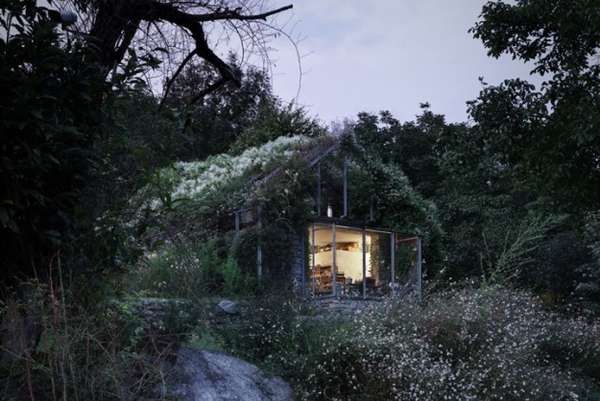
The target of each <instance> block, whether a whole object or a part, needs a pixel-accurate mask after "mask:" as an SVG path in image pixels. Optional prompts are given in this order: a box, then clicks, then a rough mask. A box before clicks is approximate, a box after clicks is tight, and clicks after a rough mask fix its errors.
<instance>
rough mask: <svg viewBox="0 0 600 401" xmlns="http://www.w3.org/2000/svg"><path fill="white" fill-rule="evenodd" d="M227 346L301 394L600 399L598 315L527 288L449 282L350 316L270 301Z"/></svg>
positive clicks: (328, 397) (320, 396)
mask: <svg viewBox="0 0 600 401" xmlns="http://www.w3.org/2000/svg"><path fill="white" fill-rule="evenodd" d="M262 304H263V305H265V304H267V305H276V306H272V307H269V306H268V307H263V309H262V310H259V311H257V312H255V313H256V315H253V316H252V317H251V318H250V319H249V320H250V321H249V322H247V323H246V324H245V325H244V326H242V327H240V328H239V330H228V332H227V333H226V335H225V346H226V348H227V349H229V350H232V351H234V352H236V353H237V354H238V355H240V356H242V357H244V358H248V359H251V360H253V361H255V362H256V363H259V364H261V365H262V366H263V367H268V368H269V369H271V370H272V371H274V372H276V373H278V374H281V375H283V376H284V377H286V378H287V379H288V380H290V381H291V382H292V383H294V385H295V386H296V389H297V392H298V395H299V396H300V398H301V399H304V400H323V401H325V400H327V401H331V400H344V401H352V400H386V401H387V400H420V401H423V400H425V401H426V400H515V401H516V400H532V401H536V400H539V401H546V400H598V399H600V398H598V394H599V390H600V380H599V378H598V372H599V370H598V367H599V366H600V365H599V363H600V342H598V338H600V322H598V321H586V320H585V319H583V318H571V317H569V316H566V315H560V314H558V313H555V312H549V311H547V310H545V309H544V308H543V307H542V306H541V303H540V302H539V301H538V300H537V299H536V298H534V297H532V296H531V295H529V294H527V293H522V292H517V291H513V290H508V289H503V288H500V287H488V288H486V289H479V290H473V289H463V290H448V291H447V292H444V293H438V294H435V295H432V296H431V297H430V298H429V299H427V300H426V302H425V303H424V304H419V303H417V302H412V301H407V300H403V301H402V302H387V303H382V304H381V305H380V306H379V307H377V308H374V309H373V310H370V311H368V312H364V313H362V314H360V315H356V316H355V317H353V318H352V320H351V321H349V322H346V323H344V322H343V321H339V320H338V321H334V320H330V319H318V318H316V317H313V318H307V317H306V316H303V315H305V314H306V313H307V311H303V310H302V309H301V307H299V306H298V305H294V304H293V303H288V304H280V303H277V302H276V301H271V302H268V303H267V302H263V303H262Z"/></svg>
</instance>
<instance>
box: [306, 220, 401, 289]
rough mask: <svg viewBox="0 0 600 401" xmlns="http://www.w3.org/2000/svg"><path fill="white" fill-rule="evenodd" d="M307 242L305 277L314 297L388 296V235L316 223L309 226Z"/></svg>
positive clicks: (390, 246)
mask: <svg viewBox="0 0 600 401" xmlns="http://www.w3.org/2000/svg"><path fill="white" fill-rule="evenodd" d="M308 238H309V244H310V246H309V258H308V260H309V266H308V269H309V271H308V276H309V283H310V285H311V288H312V293H313V294H314V295H336V296H348V297H362V296H382V295H386V294H389V293H390V291H391V289H392V288H393V285H392V283H393V281H394V280H393V279H394V274H393V272H392V258H393V256H392V235H391V233H388V232H382V231H373V230H362V229H360V228H352V227H345V226H337V225H334V224H319V223H316V224H312V225H311V226H309V229H308ZM394 265H396V266H398V264H397V263H394Z"/></svg>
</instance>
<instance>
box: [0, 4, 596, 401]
mask: <svg viewBox="0 0 600 401" xmlns="http://www.w3.org/2000/svg"><path fill="white" fill-rule="evenodd" d="M294 7H302V4H294ZM290 8H291V6H286V7H281V8H277V7H273V8H269V7H268V6H267V5H266V4H265V2H262V1H251V0H231V1H229V0H215V1H212V0H211V1H159V0H126V1H114V0H104V1H80V0H73V1H67V0H65V1H57V0H54V1H48V2H37V1H35V0H14V1H13V0H5V1H1V2H0V22H1V23H2V26H1V27H0V133H1V135H2V142H1V146H0V171H1V178H0V180H1V185H0V193H1V200H0V252H1V255H2V257H1V260H2V270H1V282H0V319H1V324H0V399H2V400H30V401H34V400H53V401H54V400H65V401H66V400H134V399H135V400H153V399H165V400H166V399H184V400H187V399H193V398H185V397H183V396H181V395H177V394H175V395H174V394H173V393H172V392H171V391H170V390H169V389H170V388H171V387H172V386H171V385H170V383H171V382H172V380H176V378H175V379H174V378H173V377H172V376H173V375H172V372H171V371H172V370H173V363H172V362H173V359H174V357H173V355H175V354H176V353H177V350H178V349H180V348H185V349H188V348H196V349H204V350H213V351H219V352H222V353H225V354H228V355H233V356H235V357H238V358H242V359H244V360H247V361H250V362H252V363H254V364H256V365H257V366H259V367H260V368H261V369H263V370H264V371H266V372H268V373H269V374H272V375H276V376H280V377H282V378H283V379H284V380H285V381H286V382H288V383H289V384H290V385H291V388H292V389H293V391H294V394H295V399H303V400H304V399H306V400H500V399H502V400H525V399H528V400H539V401H543V400H600V62H599V61H600V2H598V1H597V0H517V1H515V2H504V1H490V2H488V3H486V4H485V5H484V6H483V8H482V10H481V15H480V18H479V19H478V20H477V21H473V26H472V27H471V28H470V30H469V34H470V35H472V36H473V37H474V39H475V40H479V41H481V43H483V45H484V46H485V48H486V50H487V52H488V55H489V56H490V57H500V56H502V55H509V56H511V57H512V58H514V59H516V60H517V61H516V62H518V61H526V62H528V63H529V65H531V67H532V71H531V74H532V75H533V76H536V77H538V78H539V79H540V80H541V82H543V83H542V84H541V85H537V86H536V85H533V84H531V83H529V82H527V81H525V80H523V79H512V78H510V77H507V79H506V80H505V81H504V82H502V83H500V84H499V85H490V84H487V83H485V82H484V81H483V80H482V81H481V91H480V93H479V95H478V96H477V97H476V98H475V99H473V100H471V101H469V102H468V103H467V105H466V108H467V112H468V116H469V118H468V121H465V122H464V123H449V122H447V121H446V119H445V117H444V115H443V114H437V113H435V112H434V111H433V110H432V107H431V106H430V105H429V104H427V103H424V104H421V112H420V114H419V115H417V116H416V117H415V119H414V120H413V121H406V122H403V121H399V120H398V119H397V118H395V117H394V115H393V114H392V113H390V112H389V111H385V110H384V111H381V112H380V113H378V114H373V113H369V112H363V113H359V114H358V115H357V116H355V117H353V118H350V119H348V120H346V121H345V122H344V123H343V124H337V125H332V126H331V127H330V126H327V125H326V124H324V123H323V122H322V121H320V120H318V119H317V118H315V117H313V116H311V114H310V112H308V111H307V110H306V109H304V108H302V107H301V106H298V105H296V104H294V103H288V102H286V101H285V100H283V99H280V98H278V96H277V95H276V94H275V93H274V90H273V87H272V82H271V77H270V74H269V71H268V68H261V67H258V66H255V65H252V64H251V63H250V62H248V58H247V57H246V56H245V54H244V52H243V51H242V52H237V53H236V49H237V47H236V46H234V45H232V44H231V43H229V42H225V43H226V45H222V44H221V45H220V46H221V47H225V52H224V54H228V56H227V57H221V56H219V55H217V53H219V52H223V49H222V48H219V49H218V50H219V52H217V49H216V48H214V47H213V45H212V43H214V42H212V41H211V35H222V36H224V37H235V38H236V39H235V40H238V41H239V42H240V43H242V49H245V50H247V51H248V52H250V51H252V52H254V53H255V54H259V55H261V56H263V57H264V59H265V60H268V55H267V54H268V51H269V46H270V44H269V40H270V38H272V37H273V35H281V34H285V32H284V31H282V30H281V28H279V27H278V26H277V25H276V24H275V23H273V24H271V23H270V22H269V21H271V19H272V18H275V17H277V16H278V15H280V14H284V13H286V12H287V11H288V10H289V9H290ZM228 51H229V53H228ZM391 106H392V105H390V107H391ZM333 140H335V141H339V142H340V143H342V145H341V146H343V147H344V149H348V152H350V153H351V154H353V155H354V161H353V163H352V164H351V165H350V166H349V167H348V169H349V170H348V174H349V177H350V178H349V182H348V186H349V188H348V192H349V193H350V196H351V197H353V198H352V202H353V203H352V202H351V204H350V207H351V213H354V214H355V215H357V216H366V215H367V214H369V207H371V209H372V208H373V206H372V205H373V204H375V205H376V208H377V212H375V216H373V211H372V210H371V211H370V213H371V219H372V220H375V221H378V222H380V223H381V225H383V226H386V227H390V228H394V229H401V228H407V227H408V228H409V229H410V231H411V232H416V233H418V234H419V235H420V236H421V237H422V238H423V241H424V243H423V246H424V251H423V252H424V255H425V260H426V263H425V265H424V269H423V294H422V297H408V298H406V299H400V300H396V299H389V300H385V301H381V302H376V304H377V305H378V306H375V307H372V306H369V308H368V310H367V311H365V312H364V313H361V314H355V315H353V316H352V317H351V318H350V319H319V318H316V317H315V315H318V314H319V312H318V311H315V310H313V309H311V308H313V306H312V304H311V303H310V302H307V301H306V300H304V299H302V297H296V296H293V295H292V294H293V292H292V291H291V290H290V289H289V288H287V287H286V285H285V284H282V280H281V275H282V273H281V272H278V268H279V267H278V266H281V265H282V263H281V260H285V259H286V258H289V252H292V250H291V249H288V248H289V247H288V246H287V245H286V243H288V242H289V238H290V235H291V232H292V231H293V228H294V227H296V226H297V224H299V222H301V221H304V220H305V219H306V217H307V216H308V215H309V214H310V213H311V212H312V211H313V210H314V208H315V205H314V204H312V203H311V202H310V199H308V198H307V197H306V196H302V194H305V193H307V192H310V191H312V190H313V188H314V187H313V183H314V182H315V179H316V177H315V173H314V171H312V170H310V168H309V166H307V165H306V160H305V159H303V158H302V157H296V156H294V155H295V154H299V153H302V152H307V149H309V148H310V146H317V145H318V146H327V145H328V144H329V143H330V141H333ZM315 144H316V145H315ZM274 168H275V169H276V171H282V173H281V174H279V176H277V177H275V179H272V180H271V181H272V182H270V184H269V185H270V187H269V188H268V189H266V190H265V189H260V188H259V189H258V190H254V189H253V191H254V192H250V189H249V186H248V182H252V181H251V180H252V179H253V178H254V177H256V176H260V175H263V174H267V173H269V172H270V171H271V170H273V169H274ZM277 168H278V169H277ZM345 173H346V170H344V174H345ZM319 174H321V170H319ZM323 174H325V175H329V176H340V175H341V174H342V173H341V170H336V169H334V168H330V169H323ZM320 178H321V175H319V179H320ZM186 183H187V184H186ZM253 185H254V184H253ZM255 187H256V186H254V187H252V188H255ZM307 188H308V189H307ZM242 202H260V204H269V205H276V207H272V208H270V209H268V208H264V209H261V213H263V216H262V217H261V218H264V219H265V220H264V221H269V222H273V224H271V225H268V226H267V225H266V224H265V225H264V226H263V225H262V224H259V225H258V226H257V227H254V228H252V229H245V230H242V231H243V235H241V236H238V235H235V234H234V231H233V230H232V226H233V224H234V220H233V217H231V210H232V208H235V207H237V205H239V204H241V203H242ZM224 222H225V223H226V224H225V223H224ZM236 224H237V223H236ZM224 227H225V228H224ZM267 239H269V240H268V241H267ZM286 241H288V242H286ZM256 243H267V244H268V245H267V246H263V248H264V251H263V252H264V255H262V254H261V257H263V256H264V259H265V271H266V272H269V273H270V275H265V277H264V278H263V279H261V278H260V277H256V274H255V270H254V260H255V258H256V256H255V254H254V253H252V252H255V251H254V249H255V246H256ZM249 252H250V253H249ZM248 261H252V263H250V262H248ZM224 297H226V298H227V299H228V300H234V301H235V304H236V305H238V304H239V305H240V308H241V309H242V313H235V314H233V317H229V316H228V317H227V319H225V321H223V319H222V317H219V316H216V317H215V313H214V310H213V309H214V303H215V302H218V301H219V300H221V299H223V298H224ZM157 300H158V301H157ZM148 302H159V303H162V304H161V305H167V306H168V307H167V308H166V309H167V310H166V312H164V313H163V314H162V315H160V319H159V320H160V321H159V322H158V323H156V322H154V321H153V322H152V323H151V324H149V323H148V321H147V319H146V315H145V313H146V312H145V311H144V310H143V309H144V305H147V304H148ZM161 313H162V312H161ZM228 319H229V320H228ZM202 399H203V398H202ZM215 399H216V398H215ZM219 399H221V398H219ZM223 399H226V398H223ZM232 399H233V398H232ZM265 399H267V398H265ZM268 399H276V398H268ZM277 399H279V398H277ZM282 399H283V398H282Z"/></svg>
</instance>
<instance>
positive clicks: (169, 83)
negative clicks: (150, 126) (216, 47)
mask: <svg viewBox="0 0 600 401" xmlns="http://www.w3.org/2000/svg"><path fill="white" fill-rule="evenodd" d="M195 54H196V50H193V51H191V52H190V53H189V54H188V55H187V56H185V58H184V59H183V61H182V62H181V64H180V65H179V67H178V68H177V71H175V73H174V74H173V76H172V77H171V79H169V80H168V81H167V85H166V86H165V93H164V94H163V98H162V99H161V101H160V104H159V106H158V111H160V110H162V107H163V104H164V102H165V100H166V99H167V96H169V91H170V90H171V86H172V85H173V82H175V79H177V76H179V74H181V71H183V68H184V67H185V65H186V64H187V63H189V61H190V60H191V59H192V57H194V55H195Z"/></svg>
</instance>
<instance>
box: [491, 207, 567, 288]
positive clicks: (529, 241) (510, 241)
mask: <svg viewBox="0 0 600 401" xmlns="http://www.w3.org/2000/svg"><path fill="white" fill-rule="evenodd" d="M560 220H561V218H559V217H556V216H549V217H544V216H539V215H533V214H532V215H529V216H527V217H526V218H525V219H523V221H522V222H521V223H520V224H519V226H518V227H517V228H516V229H515V230H511V229H510V228H509V229H507V230H506V233H505V236H504V241H503V242H502V243H495V244H494V243H490V242H489V238H488V237H487V236H486V233H485V231H484V233H483V236H484V238H483V241H484V245H485V248H484V249H483V250H482V256H481V263H482V272H483V281H484V283H485V284H486V285H489V284H493V285H499V284H500V285H506V284H508V283H509V282H510V281H512V280H514V279H516V278H518V277H520V276H521V274H522V270H523V269H524V268H525V267H526V266H528V265H530V264H532V263H533V262H534V259H533V255H534V254H535V251H536V250H537V249H538V248H539V247H540V246H541V244H542V243H543V241H544V240H545V239H546V235H547V233H548V231H549V230H551V229H552V228H553V227H554V226H556V225H557V224H558V223H559V222H560Z"/></svg>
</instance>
